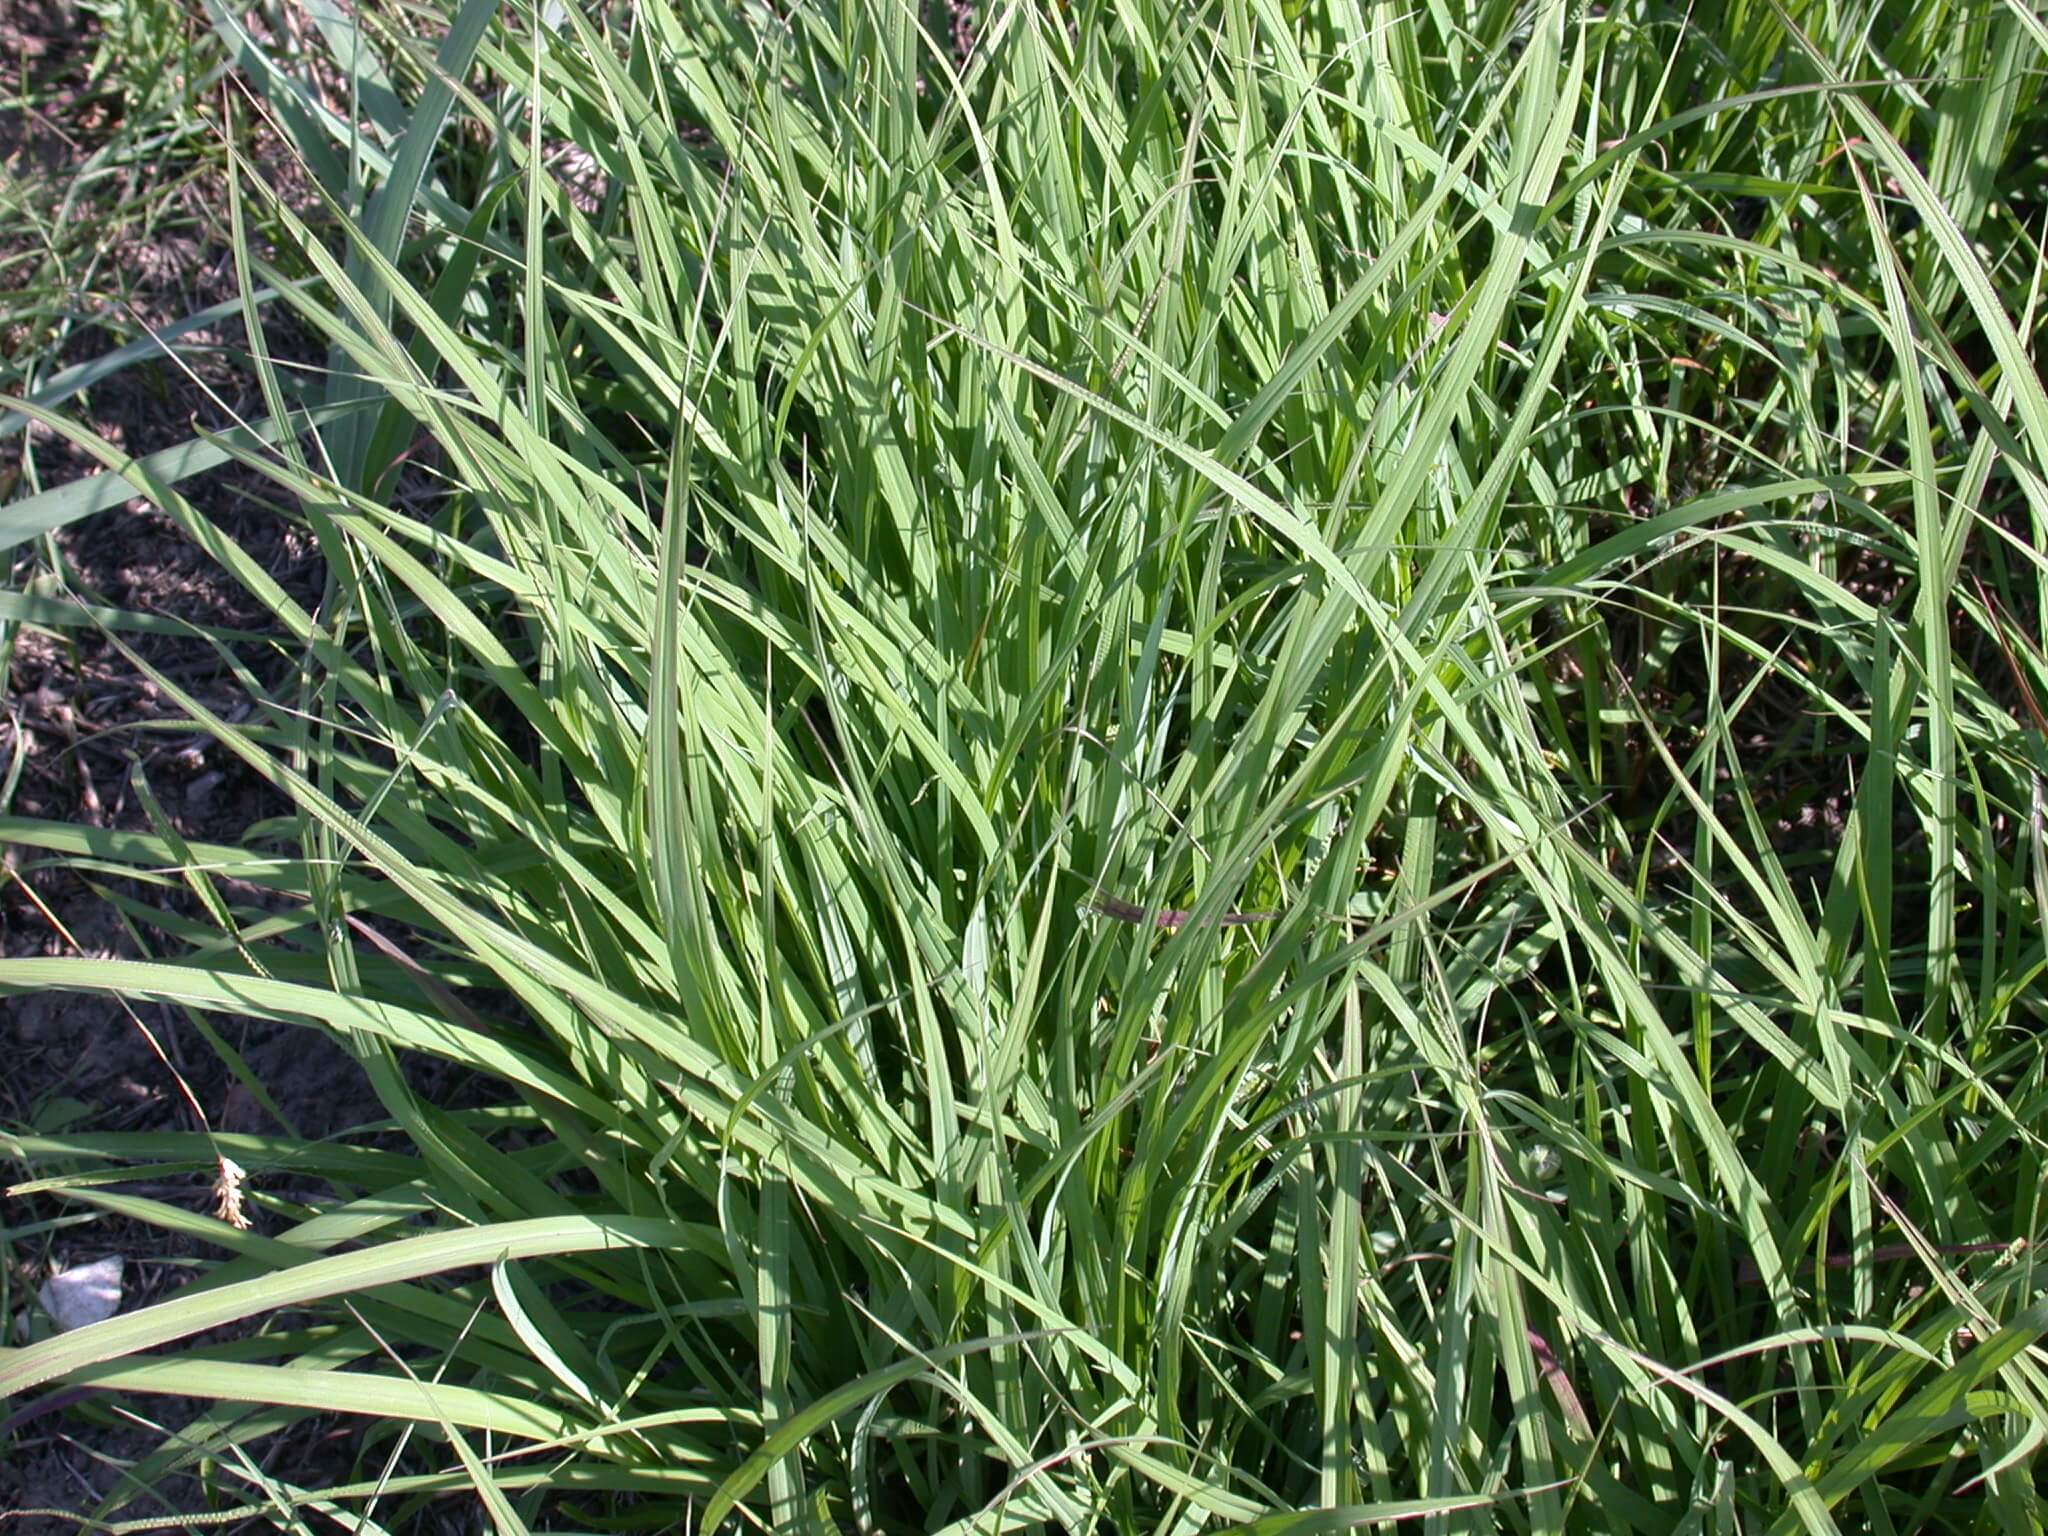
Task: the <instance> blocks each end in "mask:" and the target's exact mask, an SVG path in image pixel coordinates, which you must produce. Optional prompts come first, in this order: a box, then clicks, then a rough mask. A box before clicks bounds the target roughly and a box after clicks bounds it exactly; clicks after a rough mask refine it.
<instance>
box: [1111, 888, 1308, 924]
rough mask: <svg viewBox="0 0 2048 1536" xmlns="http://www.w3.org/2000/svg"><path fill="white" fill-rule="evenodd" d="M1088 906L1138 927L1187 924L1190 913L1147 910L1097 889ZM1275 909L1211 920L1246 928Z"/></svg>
mask: <svg viewBox="0 0 2048 1536" xmlns="http://www.w3.org/2000/svg"><path fill="white" fill-rule="evenodd" d="M1088 906H1089V909H1090V910H1091V911H1094V912H1099V913H1101V914H1102V915H1103V916H1104V917H1113V918H1115V919H1116V920H1117V921H1118V922H1120V923H1136V924H1137V925H1138V926H1139V927H1141V928H1181V927H1185V926H1186V925H1187V922H1188V919H1190V918H1191V917H1193V916H1194V913H1192V912H1190V911H1188V910H1187V909H1186V908H1184V907H1180V908H1169V909H1167V910H1165V911H1160V912H1148V911H1146V910H1145V909H1144V908H1143V907H1140V906H1134V905H1133V904H1132V903H1130V902H1128V901H1122V900H1119V899H1118V898H1117V897H1115V896H1109V895H1105V894H1104V893H1103V892H1101V891H1097V892H1096V893H1095V897H1094V899H1093V900H1092V901H1090V902H1089V903H1088ZM1279 916H1280V914H1279V913H1278V912H1222V913H1218V914H1217V915H1216V917H1214V918H1213V919H1211V921H1213V922H1214V923H1215V924H1216V926H1217V927H1219V928H1247V927H1249V926H1251V925H1252V924H1253V923H1270V922H1272V921H1273V920H1274V919H1276V918H1278V917H1279Z"/></svg>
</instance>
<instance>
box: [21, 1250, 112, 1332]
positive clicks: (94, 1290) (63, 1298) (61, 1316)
mask: <svg viewBox="0 0 2048 1536" xmlns="http://www.w3.org/2000/svg"><path fill="white" fill-rule="evenodd" d="M36 1300H37V1301H39V1302H41V1303H42V1304H43V1310H44V1311H45V1312H47V1313H49V1314H50V1320H51V1321H52V1322H54V1323H55V1324H56V1325H57V1331H58V1332H59V1333H69V1332H70V1331H71V1330H72V1329H74V1328H83V1327H85V1326H86V1324H88V1323H98V1322H104V1321H105V1320H106V1319H107V1318H110V1317H112V1316H113V1315H114V1314H115V1313H116V1312H118V1311H120V1310H121V1260H120V1258H119V1256H118V1255H117V1256H116V1257H114V1258H111V1259H101V1260H100V1261H99V1262H98V1263H96V1264H81V1265H79V1266H78V1268H76V1269H67V1270H65V1271H63V1273H61V1274H55V1275H52V1276H50V1278H49V1279H47V1280H45V1281H44V1282H43V1288H42V1289H41V1290H40V1291H38V1292H36Z"/></svg>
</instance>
